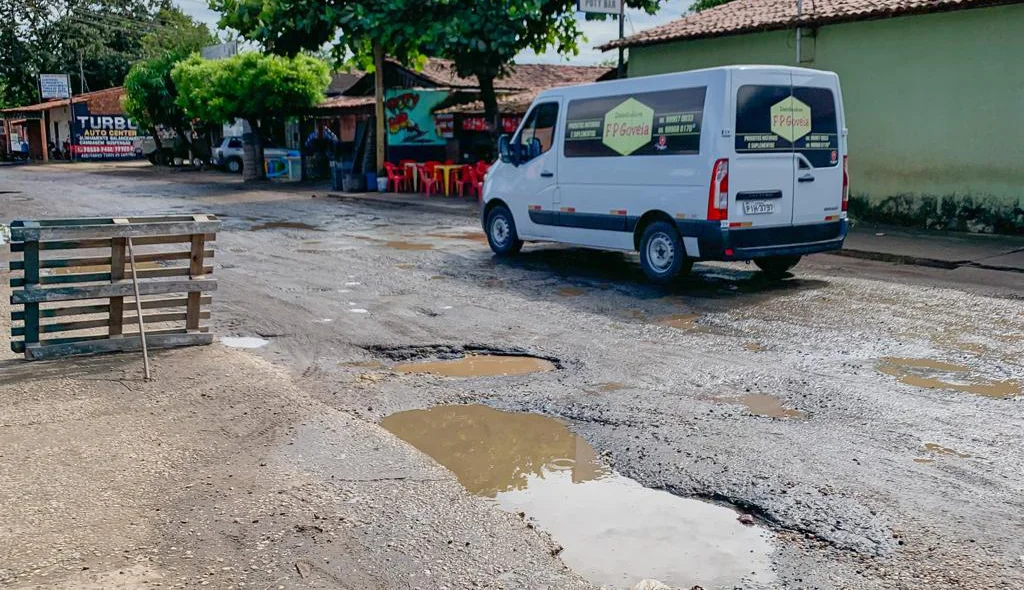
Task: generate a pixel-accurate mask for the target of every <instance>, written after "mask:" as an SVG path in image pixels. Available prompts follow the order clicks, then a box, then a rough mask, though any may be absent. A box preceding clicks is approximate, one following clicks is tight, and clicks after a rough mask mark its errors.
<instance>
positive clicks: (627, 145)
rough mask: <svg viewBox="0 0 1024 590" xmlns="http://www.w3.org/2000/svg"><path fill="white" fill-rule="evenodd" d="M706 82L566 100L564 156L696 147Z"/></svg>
mask: <svg viewBox="0 0 1024 590" xmlns="http://www.w3.org/2000/svg"><path fill="white" fill-rule="evenodd" d="M706 94H707V87H705V86H701V87H698V88H680V89H675V90H663V91H659V92H644V93H640V94H624V95H620V96H603V97H600V98H585V99H580V100H574V101H571V102H570V103H569V108H568V111H567V114H566V130H565V146H564V149H565V156H566V157H567V158H587V157H598V156H659V155H680V154H697V153H700V131H701V123H702V120H703V117H704V96H705V95H706Z"/></svg>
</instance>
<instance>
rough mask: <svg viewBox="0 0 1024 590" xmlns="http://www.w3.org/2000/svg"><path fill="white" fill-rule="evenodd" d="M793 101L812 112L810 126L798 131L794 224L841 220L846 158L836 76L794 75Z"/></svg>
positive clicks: (818, 73) (806, 73) (816, 73)
mask: <svg viewBox="0 0 1024 590" xmlns="http://www.w3.org/2000/svg"><path fill="white" fill-rule="evenodd" d="M793 99H794V100H795V101H798V102H799V104H800V105H801V106H800V109H802V110H804V111H807V112H808V113H809V119H810V126H809V127H805V128H801V129H798V131H797V133H795V135H796V136H798V137H797V138H796V140H795V141H794V143H793V149H794V151H795V152H796V160H797V171H796V181H797V182H796V187H795V189H794V197H793V224H794V225H805V224H809V223H823V222H826V221H838V220H839V215H840V208H841V207H842V201H843V156H845V155H846V153H845V145H843V142H842V141H840V132H841V130H842V122H843V116H842V102H841V97H840V96H839V84H838V78H837V76H836V75H835V74H830V73H824V72H811V71H796V72H794V73H793Z"/></svg>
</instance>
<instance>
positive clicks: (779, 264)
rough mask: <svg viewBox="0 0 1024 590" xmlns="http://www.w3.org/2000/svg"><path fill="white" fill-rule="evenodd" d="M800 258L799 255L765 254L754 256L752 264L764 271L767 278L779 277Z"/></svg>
mask: <svg viewBox="0 0 1024 590" xmlns="http://www.w3.org/2000/svg"><path fill="white" fill-rule="evenodd" d="M800 258H801V257H800V256H766V257H764V258H755V259H754V264H756V265H757V267H758V268H760V269H761V270H762V271H764V274H765V276H766V277H768V278H769V279H781V278H782V277H784V276H785V275H786V273H787V272H789V269H791V268H793V267H794V266H796V265H797V263H798V262H800Z"/></svg>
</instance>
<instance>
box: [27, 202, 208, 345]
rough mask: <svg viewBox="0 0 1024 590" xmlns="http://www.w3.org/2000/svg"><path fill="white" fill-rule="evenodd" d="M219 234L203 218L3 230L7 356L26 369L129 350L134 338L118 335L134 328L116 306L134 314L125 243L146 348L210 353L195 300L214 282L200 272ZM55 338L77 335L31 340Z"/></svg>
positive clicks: (37, 224)
mask: <svg viewBox="0 0 1024 590" xmlns="http://www.w3.org/2000/svg"><path fill="white" fill-rule="evenodd" d="M219 228H220V221H218V220H217V218H216V217H215V216H213V215H189V216H168V217H127V218H83V219H47V220H39V221H14V222H12V223H11V252H13V253H16V254H18V253H20V254H21V259H20V260H14V261H12V262H11V263H10V269H11V271H13V272H15V273H16V274H17V273H20V275H21V276H14V277H13V278H11V280H10V284H11V287H12V288H13V289H14V290H13V292H12V294H11V304H13V305H20V306H22V309H21V310H20V311H13V312H12V313H11V320H12V323H11V350H13V351H14V352H16V353H24V354H25V358H27V359H29V360H38V359H47V358H55V357H63V356H70V355H78V354H91V353H97V352H112V351H129V350H139V349H140V348H141V346H142V343H141V340H140V338H139V334H138V331H137V330H136V331H131V330H125V328H126V327H129V328H130V327H132V326H138V323H139V322H138V317H137V316H136V315H134V314H133V315H125V308H126V306H127V307H128V308H129V309H130V310H134V308H135V301H134V297H135V293H134V290H133V288H132V282H131V280H130V274H129V275H126V274H125V268H126V266H127V267H128V268H129V269H130V268H131V267H130V266H129V264H130V263H128V262H127V261H126V255H125V247H126V244H127V241H128V238H129V237H130V238H131V239H132V244H133V246H134V247H135V250H136V254H135V265H136V268H135V271H136V275H137V276H138V279H139V295H140V303H141V305H142V309H143V310H144V315H143V316H142V319H143V322H144V324H145V325H146V343H147V345H148V347H149V348H150V349H154V348H169V347H175V346H189V345H197V344H210V343H211V342H212V341H213V336H212V335H211V334H210V333H209V327H208V326H207V325H205V324H203V323H202V320H208V319H209V318H210V312H209V305H210V304H211V301H212V298H211V297H210V296H208V295H204V293H208V292H211V291H215V290H216V289H217V281H216V280H215V279H213V278H212V277H211V276H210V275H211V274H212V273H213V267H212V266H208V265H206V264H205V263H206V262H208V261H209V259H210V258H213V250H212V249H210V248H209V246H211V245H212V244H211V243H212V242H213V241H214V240H216V234H217V230H218V229H219ZM182 244H184V246H183V245H182ZM76 250H77V251H78V252H74V251H76ZM126 297H128V298H129V299H128V300H127V301H126V300H125V298H126ZM204 306H205V308H206V309H204ZM182 308H184V311H181V310H182ZM145 310H151V311H152V313H145ZM43 320H53V321H45V322H44V321H43ZM179 324H183V325H179ZM63 332H78V333H79V334H77V335H73V336H64V337H60V338H46V339H41V336H42V335H46V334H54V333H63ZM83 332H88V333H83Z"/></svg>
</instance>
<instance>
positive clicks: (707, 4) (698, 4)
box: [690, 0, 732, 12]
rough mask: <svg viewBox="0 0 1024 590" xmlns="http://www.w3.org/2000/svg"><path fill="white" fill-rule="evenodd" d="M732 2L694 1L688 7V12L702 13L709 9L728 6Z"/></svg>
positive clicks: (717, 0)
mask: <svg viewBox="0 0 1024 590" xmlns="http://www.w3.org/2000/svg"><path fill="white" fill-rule="evenodd" d="M731 1H732V0H696V1H695V2H694V3H693V4H691V5H690V10H692V11H694V12H703V11H705V10H707V9H709V8H714V7H716V6H721V5H723V4H728V3H729V2H731Z"/></svg>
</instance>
